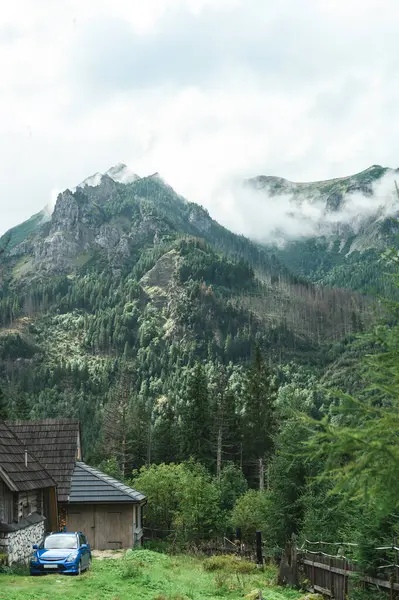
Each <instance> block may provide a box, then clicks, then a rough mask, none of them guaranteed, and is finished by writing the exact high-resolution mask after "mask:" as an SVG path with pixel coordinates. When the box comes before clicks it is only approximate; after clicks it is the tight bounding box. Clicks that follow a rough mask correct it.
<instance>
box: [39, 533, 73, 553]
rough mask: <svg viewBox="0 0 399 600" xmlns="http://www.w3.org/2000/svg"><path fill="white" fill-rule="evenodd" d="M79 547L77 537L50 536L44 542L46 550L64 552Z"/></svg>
mask: <svg viewBox="0 0 399 600" xmlns="http://www.w3.org/2000/svg"><path fill="white" fill-rule="evenodd" d="M77 547H78V544H77V539H76V535H65V534H62V535H49V536H48V537H47V538H46V539H45V540H44V548H46V550H62V549H69V548H77Z"/></svg>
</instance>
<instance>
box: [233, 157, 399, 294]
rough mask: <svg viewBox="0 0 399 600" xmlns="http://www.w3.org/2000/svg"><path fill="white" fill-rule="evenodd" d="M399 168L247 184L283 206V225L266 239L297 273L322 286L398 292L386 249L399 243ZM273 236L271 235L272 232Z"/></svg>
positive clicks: (272, 206)
mask: <svg viewBox="0 0 399 600" xmlns="http://www.w3.org/2000/svg"><path fill="white" fill-rule="evenodd" d="M396 179H398V180H399V169H396V170H395V169H388V168H385V167H381V166H379V165H374V166H372V167H369V168H368V169H366V170H365V171H362V172H361V173H358V174H356V175H352V176H348V177H341V178H338V179H331V180H328V181H318V182H309V183H295V182H291V181H288V180H286V179H282V178H278V177H265V176H260V177H255V178H253V179H250V180H248V181H246V182H245V186H246V187H247V188H249V189H250V190H252V191H253V192H254V193H256V194H257V196H258V198H260V201H261V202H267V203H269V204H270V210H278V206H277V205H276V203H281V202H282V199H284V201H285V202H286V205H287V211H286V215H285V219H286V221H285V223H284V219H282V226H281V227H279V228H278V229H276V230H275V231H274V232H272V236H271V237H272V239H271V240H270V239H269V240H267V241H264V242H265V245H266V246H267V247H268V248H270V249H271V248H272V249H274V251H275V254H276V257H278V258H279V260H280V261H281V262H282V263H283V264H284V265H285V266H286V267H287V268H288V269H289V270H291V271H292V272H293V273H295V274H297V275H298V276H300V277H304V278H306V279H309V280H311V281H313V282H314V283H317V284H321V285H330V286H337V287H347V288H351V289H355V290H358V291H361V292H366V293H372V294H374V293H383V294H387V293H388V294H389V293H391V292H392V289H391V284H390V282H389V280H386V279H385V278H384V275H383V271H384V269H382V268H381V262H380V257H381V252H382V251H384V250H386V248H387V247H389V246H394V247H398V241H397V235H398V233H399V226H398V222H397V217H398V216H399V192H398V187H397V183H396ZM288 224H290V227H288ZM269 238H270V236H269Z"/></svg>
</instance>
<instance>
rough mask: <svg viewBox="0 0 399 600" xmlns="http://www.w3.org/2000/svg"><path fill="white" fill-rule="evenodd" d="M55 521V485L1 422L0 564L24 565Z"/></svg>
mask: <svg viewBox="0 0 399 600" xmlns="http://www.w3.org/2000/svg"><path fill="white" fill-rule="evenodd" d="M57 517H58V515H57V494H56V482H55V481H54V479H53V478H52V477H51V475H50V474H49V473H48V471H46V469H45V468H44V467H43V466H42V465H41V464H40V463H39V462H38V461H37V459H36V457H35V456H34V455H33V453H32V452H31V449H30V448H29V447H25V446H24V445H23V444H21V441H20V440H19V439H18V437H17V436H16V435H15V434H14V433H13V432H12V431H11V430H10V428H9V427H7V425H6V423H5V422H4V421H0V561H3V562H7V563H8V564H13V563H16V562H26V561H27V560H28V558H29V556H30V554H31V552H32V544H36V543H38V542H40V541H41V540H42V538H43V535H44V532H45V530H46V529H48V528H52V527H57V520H58V519H57Z"/></svg>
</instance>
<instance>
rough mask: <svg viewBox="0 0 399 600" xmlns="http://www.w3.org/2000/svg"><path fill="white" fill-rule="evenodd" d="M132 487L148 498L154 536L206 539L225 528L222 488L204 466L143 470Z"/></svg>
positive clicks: (147, 515)
mask: <svg viewBox="0 0 399 600" xmlns="http://www.w3.org/2000/svg"><path fill="white" fill-rule="evenodd" d="M132 485H134V486H135V487H136V488H137V489H140V490H141V491H142V492H143V493H145V494H146V495H147V498H148V506H147V508H146V512H145V524H146V527H148V528H149V529H150V530H152V531H153V533H154V534H158V535H159V536H161V537H167V536H170V537H172V538H176V537H177V538H179V539H181V540H198V539H202V540H203V539H207V538H212V537H215V536H216V535H217V534H219V533H220V532H223V531H224V529H225V526H226V520H225V513H224V512H223V510H222V506H221V492H220V489H219V487H218V485H217V483H216V481H215V480H214V479H213V478H212V477H211V476H210V475H209V473H208V471H207V470H206V468H205V467H204V466H203V465H201V464H200V463H195V462H194V461H189V462H187V463H181V464H179V465H176V464H173V463H171V464H169V465H165V464H161V465H152V466H151V467H142V469H141V470H140V471H139V472H138V473H136V474H135V475H134V479H133V482H132Z"/></svg>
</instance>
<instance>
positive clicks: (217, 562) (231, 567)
mask: <svg viewBox="0 0 399 600" xmlns="http://www.w3.org/2000/svg"><path fill="white" fill-rule="evenodd" d="M203 568H204V570H205V571H230V572H232V573H240V574H247V573H253V572H254V571H255V570H256V565H255V564H254V563H251V562H250V561H249V560H241V559H239V558H238V557H237V556H234V555H232V554H226V555H224V554H223V555H221V556H211V557H210V558H206V559H205V560H204V562H203Z"/></svg>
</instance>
